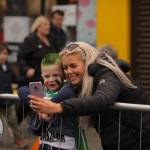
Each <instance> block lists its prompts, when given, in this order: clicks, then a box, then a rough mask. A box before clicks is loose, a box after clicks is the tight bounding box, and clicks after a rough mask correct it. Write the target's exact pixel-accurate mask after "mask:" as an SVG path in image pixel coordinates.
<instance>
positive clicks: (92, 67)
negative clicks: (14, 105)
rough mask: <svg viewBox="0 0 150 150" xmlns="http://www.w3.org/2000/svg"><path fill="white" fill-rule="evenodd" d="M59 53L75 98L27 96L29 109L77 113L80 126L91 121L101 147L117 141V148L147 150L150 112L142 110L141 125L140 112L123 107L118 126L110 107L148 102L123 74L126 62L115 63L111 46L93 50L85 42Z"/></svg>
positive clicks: (111, 146) (107, 147)
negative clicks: (55, 99) (57, 100)
mask: <svg viewBox="0 0 150 150" xmlns="http://www.w3.org/2000/svg"><path fill="white" fill-rule="evenodd" d="M60 56H61V59H62V65H63V68H64V72H65V74H66V78H67V81H68V82H70V83H71V84H72V86H73V87H74V90H75V91H76V92H77V93H78V98H72V99H69V100H64V101H63V102H61V103H57V104H56V103H53V102H51V101H45V100H44V99H42V98H38V97H35V96H33V95H30V99H31V100H30V103H31V104H32V105H31V108H32V109H34V110H35V111H36V112H38V113H46V114H49V115H51V114H62V115H63V116H81V117H80V119H79V120H80V122H79V123H80V126H81V127H82V128H87V127H89V126H90V125H91V123H93V125H94V127H95V128H96V130H97V132H98V134H99V136H100V137H101V141H102V146H103V149H104V150H116V149H118V144H119V146H120V147H119V148H120V149H121V150H127V149H128V150H137V149H139V148H140V146H141V149H143V150H148V149H150V144H149V140H150V133H149V131H150V126H149V124H150V114H149V113H145V112H143V113H142V126H141V119H140V118H141V113H140V112H137V111H127V110H123V111H122V112H121V122H120V126H119V113H120V111H118V110H113V109H110V107H111V106H113V105H114V103H115V102H122V103H134V104H145V105H150V100H149V99H148V95H147V94H146V93H145V92H144V90H143V89H142V87H141V86H140V85H139V84H138V83H137V82H136V81H134V80H133V79H132V78H131V77H130V76H129V75H127V74H126V72H127V70H126V64H124V63H123V62H122V61H121V62H119V63H118V55H117V53H116V51H115V49H114V48H113V47H111V46H108V45H106V46H103V47H101V48H100V49H99V50H96V49H95V48H94V47H92V46H90V45H89V44H87V43H84V42H75V43H72V44H69V45H67V46H66V47H65V48H64V49H63V51H61V52H60ZM124 69H125V70H124ZM28 94H29V93H28ZM88 115H93V117H92V118H91V116H88ZM119 127H120V128H119ZM119 129H120V134H119ZM140 129H142V132H140ZM140 134H142V135H141V145H140ZM118 139H120V141H119V143H118Z"/></svg>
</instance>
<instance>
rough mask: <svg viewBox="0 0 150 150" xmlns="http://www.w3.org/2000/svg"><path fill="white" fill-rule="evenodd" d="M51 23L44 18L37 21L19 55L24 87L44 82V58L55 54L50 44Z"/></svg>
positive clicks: (40, 17)
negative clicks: (42, 65) (42, 75)
mask: <svg viewBox="0 0 150 150" xmlns="http://www.w3.org/2000/svg"><path fill="white" fill-rule="evenodd" d="M49 31H50V22H49V20H48V19H47V18H46V17H44V16H39V17H37V18H36V19H35V21H34V22H33V24H32V26H31V33H30V34H29V35H28V36H27V37H26V38H25V40H24V42H23V44H22V45H21V48H20V51H19V54H18V63H19V69H20V74H21V75H22V76H24V77H25V78H24V82H21V84H22V85H27V84H28V83H29V82H31V81H32V82H33V81H42V78H41V71H40V63H41V60H42V58H43V57H44V56H45V55H46V54H48V53H51V52H53V50H52V48H51V45H50V42H49V38H48V35H49Z"/></svg>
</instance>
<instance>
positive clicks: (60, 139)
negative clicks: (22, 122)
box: [18, 53, 77, 150]
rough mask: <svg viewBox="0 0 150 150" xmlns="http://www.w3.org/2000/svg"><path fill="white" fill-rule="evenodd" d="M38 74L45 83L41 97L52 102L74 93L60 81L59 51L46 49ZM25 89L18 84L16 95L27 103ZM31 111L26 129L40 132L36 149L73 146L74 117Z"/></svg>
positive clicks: (61, 72) (69, 96)
mask: <svg viewBox="0 0 150 150" xmlns="http://www.w3.org/2000/svg"><path fill="white" fill-rule="evenodd" d="M41 75H42V78H43V79H44V84H45V86H44V89H43V96H44V97H48V98H50V100H51V101H53V102H56V103H59V102H61V101H63V100H66V99H69V98H73V97H75V94H74V91H73V90H72V88H71V87H70V86H69V85H68V84H67V83H65V82H64V79H65V75H64V72H63V68H62V65H61V59H60V56H59V54H57V53H50V54H48V55H46V56H45V57H44V58H43V59H42V62H41ZM23 91H24V92H23ZM27 92H29V88H28V87H22V88H20V89H19V90H18V95H19V97H20V99H21V100H22V101H23V102H25V103H26V104H28V105H29V98H28V97H26V96H24V95H26V93H27ZM35 113H36V112H35V111H33V115H32V117H31V122H30V124H29V126H28V127H27V131H28V132H30V133H32V134H35V135H40V137H41V138H40V147H39V150H42V149H44V150H47V149H49V148H50V149H51V150H58V149H60V150H73V149H74V148H75V138H74V136H75V128H76V125H77V124H76V118H73V117H62V116H61V115H52V116H49V115H48V114H38V115H37V114H35ZM43 120H44V121H43Z"/></svg>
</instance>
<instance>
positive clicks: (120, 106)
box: [0, 94, 150, 150]
mask: <svg viewBox="0 0 150 150" xmlns="http://www.w3.org/2000/svg"><path fill="white" fill-rule="evenodd" d="M4 99H7V100H15V101H17V100H19V97H18V95H17V94H0V100H4ZM6 109H7V108H6ZM111 109H118V110H120V111H119V133H118V135H119V138H118V150H119V149H120V122H121V110H131V111H139V112H141V124H140V137H139V138H140V139H139V141H140V144H139V145H140V147H139V150H141V144H142V143H141V141H142V140H141V137H142V113H143V112H150V105H141V104H129V103H128V104H127V103H119V102H116V103H115V104H114V105H113V106H112V107H111ZM4 150H5V144H4Z"/></svg>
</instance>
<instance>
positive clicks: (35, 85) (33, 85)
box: [29, 82, 43, 98]
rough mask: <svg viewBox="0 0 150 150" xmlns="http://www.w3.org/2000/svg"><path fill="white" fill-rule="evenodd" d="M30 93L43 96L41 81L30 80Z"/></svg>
mask: <svg viewBox="0 0 150 150" xmlns="http://www.w3.org/2000/svg"><path fill="white" fill-rule="evenodd" d="M29 87H30V94H31V95H34V96H37V97H40V98H43V86H42V83H41V82H30V83H29Z"/></svg>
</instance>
